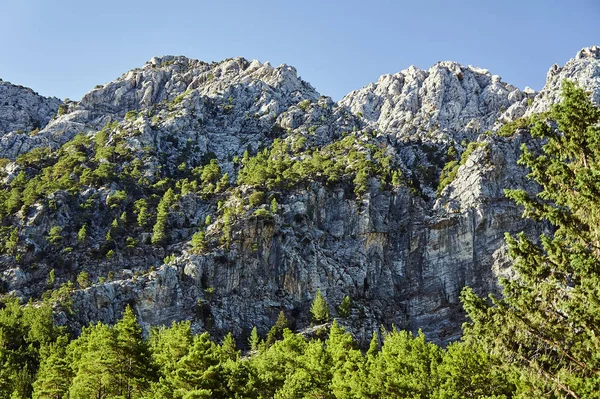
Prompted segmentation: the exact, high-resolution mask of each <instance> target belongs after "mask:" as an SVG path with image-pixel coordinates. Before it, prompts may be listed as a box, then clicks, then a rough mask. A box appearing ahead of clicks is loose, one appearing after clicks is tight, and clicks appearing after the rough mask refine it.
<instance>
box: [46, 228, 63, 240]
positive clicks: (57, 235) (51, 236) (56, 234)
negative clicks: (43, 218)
mask: <svg viewBox="0 0 600 399" xmlns="http://www.w3.org/2000/svg"><path fill="white" fill-rule="evenodd" d="M61 234H62V227H60V226H53V227H52V228H51V229H50V231H49V232H48V236H47V237H46V238H47V239H48V241H49V242H50V244H58V243H59V242H60V241H61V240H62V239H63V237H62V235H61Z"/></svg>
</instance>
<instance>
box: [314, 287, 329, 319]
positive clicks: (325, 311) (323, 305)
mask: <svg viewBox="0 0 600 399" xmlns="http://www.w3.org/2000/svg"><path fill="white" fill-rule="evenodd" d="M310 313H311V314H312V319H313V322H315V323H318V324H321V323H327V322H328V321H329V307H328V306H327V302H326V301H325V298H323V295H322V294H321V290H318V291H317V294H316V295H315V299H314V300H313V303H312V306H311V307H310Z"/></svg>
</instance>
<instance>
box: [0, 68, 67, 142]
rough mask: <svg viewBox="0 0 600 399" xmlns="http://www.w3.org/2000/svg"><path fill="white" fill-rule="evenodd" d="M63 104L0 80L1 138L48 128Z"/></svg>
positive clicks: (57, 100) (55, 99)
mask: <svg viewBox="0 0 600 399" xmlns="http://www.w3.org/2000/svg"><path fill="white" fill-rule="evenodd" d="M61 103H62V102H61V101H60V100H59V99H57V98H46V97H43V96H40V95H39V94H37V93H36V92H34V91H33V90H31V89H29V88H27V87H23V86H15V85H13V84H11V83H9V82H4V81H2V80H1V79H0V136H4V135H6V134H7V133H9V132H16V133H15V134H28V133H29V132H31V131H34V130H39V129H41V128H43V127H44V126H46V124H48V122H49V121H50V119H52V117H54V116H55V115H56V113H57V111H58V106H59V105H60V104H61Z"/></svg>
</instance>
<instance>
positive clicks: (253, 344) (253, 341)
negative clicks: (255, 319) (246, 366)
mask: <svg viewBox="0 0 600 399" xmlns="http://www.w3.org/2000/svg"><path fill="white" fill-rule="evenodd" d="M248 344H250V350H252V351H256V350H258V346H259V345H260V337H259V335H258V329H257V328H256V327H254V328H253V329H252V332H251V333H250V338H248Z"/></svg>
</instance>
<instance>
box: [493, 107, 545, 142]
mask: <svg viewBox="0 0 600 399" xmlns="http://www.w3.org/2000/svg"><path fill="white" fill-rule="evenodd" d="M547 116H548V114H547V113H543V114H533V115H530V116H528V117H525V118H519V119H515V120H514V121H511V122H508V123H505V124H504V125H502V126H501V127H500V129H498V131H497V132H496V134H497V135H498V136H502V137H512V136H513V135H514V134H515V132H516V131H517V130H520V129H529V128H531V127H532V126H533V125H535V124H536V123H537V122H540V121H542V120H543V119H544V118H546V117H547Z"/></svg>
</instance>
